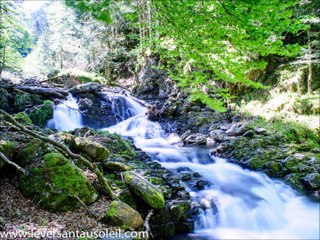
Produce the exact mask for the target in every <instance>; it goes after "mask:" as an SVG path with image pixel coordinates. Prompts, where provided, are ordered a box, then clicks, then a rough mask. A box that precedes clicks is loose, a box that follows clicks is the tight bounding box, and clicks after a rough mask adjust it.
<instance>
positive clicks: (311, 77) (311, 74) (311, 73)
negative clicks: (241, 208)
mask: <svg viewBox="0 0 320 240" xmlns="http://www.w3.org/2000/svg"><path fill="white" fill-rule="evenodd" d="M312 79H313V69H312V63H309V74H308V93H309V94H312Z"/></svg>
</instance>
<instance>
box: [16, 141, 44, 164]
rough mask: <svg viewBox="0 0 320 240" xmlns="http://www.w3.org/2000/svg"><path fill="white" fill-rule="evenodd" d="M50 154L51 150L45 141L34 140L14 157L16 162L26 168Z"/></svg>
mask: <svg viewBox="0 0 320 240" xmlns="http://www.w3.org/2000/svg"><path fill="white" fill-rule="evenodd" d="M48 152H49V149H48V147H47V145H46V144H45V143H44V142H43V141H41V140H39V139H33V140H31V141H30V142H28V143H27V144H25V145H23V146H22V147H21V148H19V149H18V153H17V154H16V156H15V157H14V161H15V162H16V163H17V164H18V165H20V166H21V167H26V166H27V165H29V164H31V163H32V162H33V161H35V160H36V159H39V158H41V157H42V156H44V155H45V154H46V153H48Z"/></svg>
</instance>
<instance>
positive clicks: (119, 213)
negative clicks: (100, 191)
mask: <svg viewBox="0 0 320 240" xmlns="http://www.w3.org/2000/svg"><path fill="white" fill-rule="evenodd" d="M104 221H105V222H106V223H107V224H111V225H115V226H121V227H122V228H133V229H136V228H138V227H141V226H142V225H143V223H144V222H143V219H142V217H141V215H140V213H139V212H138V211H136V210H134V209H133V208H132V207H130V206H129V205H127V204H125V203H123V202H121V201H113V202H111V204H110V205H109V208H108V210H107V213H106V216H105V218H104Z"/></svg>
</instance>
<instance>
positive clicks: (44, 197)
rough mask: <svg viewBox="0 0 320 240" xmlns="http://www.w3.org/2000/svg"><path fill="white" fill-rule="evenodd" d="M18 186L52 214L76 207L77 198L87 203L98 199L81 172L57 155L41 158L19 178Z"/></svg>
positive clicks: (25, 194)
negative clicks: (52, 212)
mask: <svg viewBox="0 0 320 240" xmlns="http://www.w3.org/2000/svg"><path fill="white" fill-rule="evenodd" d="M19 186H20V189H21V192H22V193H23V195H24V196H26V197H28V198H31V199H33V200H34V201H35V202H36V203H38V204H39V205H40V207H42V208H44V209H47V210H50V211H54V212H58V211H59V212H60V211H68V210H72V209H75V208H77V207H78V206H79V205H80V203H79V199H80V200H81V201H82V202H83V203H85V204H90V203H92V202H94V201H95V200H96V199H97V196H98V195H97V193H96V191H95V189H94V188H93V186H92V185H91V183H90V182H89V180H88V179H87V178H86V177H85V176H84V175H83V173H82V171H81V170H80V169H78V168H77V167H75V166H74V165H72V164H71V163H70V162H69V161H68V160H67V159H66V158H65V157H64V156H63V155H62V154H60V153H49V154H47V155H45V156H44V157H43V159H42V161H40V162H39V163H38V164H37V165H35V166H33V167H31V168H30V169H28V171H27V174H26V175H22V176H20V178H19Z"/></svg>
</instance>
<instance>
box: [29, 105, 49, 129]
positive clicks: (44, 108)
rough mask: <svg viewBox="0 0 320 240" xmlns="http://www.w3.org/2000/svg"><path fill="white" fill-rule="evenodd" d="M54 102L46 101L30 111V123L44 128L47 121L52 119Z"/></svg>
mask: <svg viewBox="0 0 320 240" xmlns="http://www.w3.org/2000/svg"><path fill="white" fill-rule="evenodd" d="M53 108H54V102H52V101H50V100H46V101H44V102H43V104H41V105H38V106H35V107H33V108H32V109H30V111H29V113H28V115H29V117H30V119H31V120H32V122H33V123H34V124H35V125H38V126H44V125H45V124H46V122H47V120H49V119H51V118H52V117H53Z"/></svg>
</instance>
